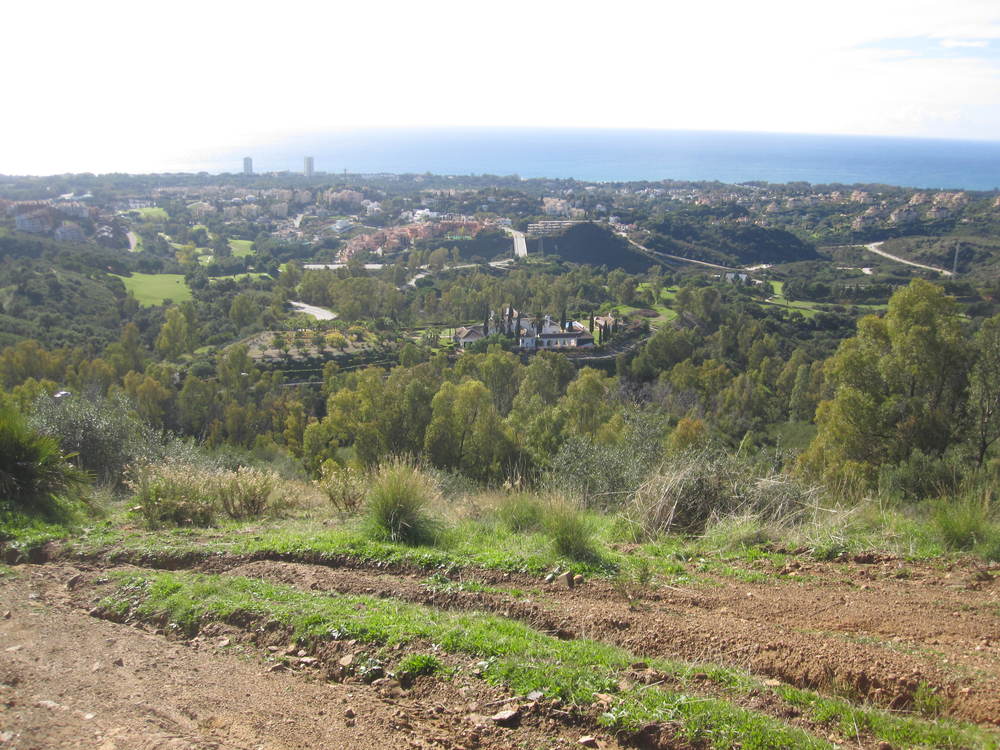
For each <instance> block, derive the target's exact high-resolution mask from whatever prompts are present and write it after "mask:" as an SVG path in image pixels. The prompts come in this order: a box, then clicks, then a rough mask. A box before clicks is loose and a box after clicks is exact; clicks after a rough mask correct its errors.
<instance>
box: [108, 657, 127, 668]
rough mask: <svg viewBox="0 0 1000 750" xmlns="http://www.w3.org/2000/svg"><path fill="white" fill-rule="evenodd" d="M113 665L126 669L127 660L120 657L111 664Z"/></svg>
mask: <svg viewBox="0 0 1000 750" xmlns="http://www.w3.org/2000/svg"><path fill="white" fill-rule="evenodd" d="M111 663H112V664H114V665H115V666H116V667H124V666H125V660H124V659H122V658H121V657H120V656H119V657H118V658H117V659H115V660H114V661H113V662H111Z"/></svg>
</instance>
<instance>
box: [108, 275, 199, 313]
mask: <svg viewBox="0 0 1000 750" xmlns="http://www.w3.org/2000/svg"><path fill="white" fill-rule="evenodd" d="M118 278H120V279H121V280H122V281H123V282H124V283H125V288H126V289H128V290H129V291H130V292H132V294H134V295H135V298H136V299H137V300H138V301H139V304H140V305H142V306H143V307H152V306H153V305H162V304H163V302H164V300H168V299H169V300H173V301H174V302H184V301H186V300H189V299H191V290H190V289H189V288H188V285H187V282H185V281H184V277H183V276H182V275H181V274H179V273H133V274H132V275H131V276H119V277H118Z"/></svg>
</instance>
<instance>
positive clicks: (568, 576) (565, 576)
mask: <svg viewBox="0 0 1000 750" xmlns="http://www.w3.org/2000/svg"><path fill="white" fill-rule="evenodd" d="M556 582H557V583H561V584H563V585H564V586H566V588H568V589H571V588H573V574H572V573H570V572H569V571H566V572H565V573H562V574H561V575H559V577H557V578H556Z"/></svg>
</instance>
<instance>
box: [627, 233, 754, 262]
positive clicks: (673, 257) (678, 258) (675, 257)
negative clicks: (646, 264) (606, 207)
mask: <svg viewBox="0 0 1000 750" xmlns="http://www.w3.org/2000/svg"><path fill="white" fill-rule="evenodd" d="M617 234H618V236H619V237H622V238H624V239H626V240H628V241H629V242H630V243H631V244H632V245H634V246H635V247H637V248H639V249H640V250H642V252H644V253H646V254H647V255H657V256H659V257H661V258H669V259H670V260H676V261H679V262H681V263H693V264H694V265H696V266H706V267H707V268H715V269H717V270H719V271H739V270H740V269H738V268H730V267H729V266H720V265H719V264H718V263H709V262H708V261H706V260H695V259H694V258H684V257H682V256H680V255H671V254H670V253H661V252H660V251H659V250H650V249H649V248H648V247H646V246H645V245H640V244H639V243H638V242H636V241H635V240H633V239H632V238H631V237H629V236H628V235H627V234H625V233H624V232H618V233H617Z"/></svg>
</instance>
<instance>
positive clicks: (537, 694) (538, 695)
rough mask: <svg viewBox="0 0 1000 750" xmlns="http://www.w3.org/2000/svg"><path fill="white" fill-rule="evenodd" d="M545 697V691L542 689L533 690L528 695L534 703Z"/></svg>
mask: <svg viewBox="0 0 1000 750" xmlns="http://www.w3.org/2000/svg"><path fill="white" fill-rule="evenodd" d="M544 697H545V693H543V692H542V691H541V690H532V691H531V692H530V693H528V695H527V698H528V700H529V701H531V702H532V703H537V702H538V701H540V700H541V699H542V698H544Z"/></svg>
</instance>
